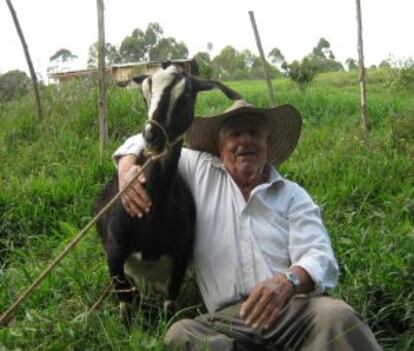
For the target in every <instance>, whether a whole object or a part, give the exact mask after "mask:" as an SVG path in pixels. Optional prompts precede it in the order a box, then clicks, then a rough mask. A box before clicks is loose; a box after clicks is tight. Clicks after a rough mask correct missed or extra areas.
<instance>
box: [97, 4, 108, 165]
mask: <svg viewBox="0 0 414 351" xmlns="http://www.w3.org/2000/svg"><path fill="white" fill-rule="evenodd" d="M96 4H97V9H98V38H99V39H98V76H99V97H98V106H99V150H100V154H101V157H102V156H103V153H104V149H105V146H106V144H107V143H108V120H107V113H106V72H105V24H104V3H103V0H97V1H96Z"/></svg>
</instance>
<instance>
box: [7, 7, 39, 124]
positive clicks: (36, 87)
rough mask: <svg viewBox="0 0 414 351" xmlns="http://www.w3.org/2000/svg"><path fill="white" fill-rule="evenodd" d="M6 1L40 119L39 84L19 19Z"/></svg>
mask: <svg viewBox="0 0 414 351" xmlns="http://www.w3.org/2000/svg"><path fill="white" fill-rule="evenodd" d="M6 3H7V6H8V7H9V10H10V13H11V16H12V18H13V22H14V25H15V26H16V30H17V34H18V35H19V38H20V42H21V43H22V46H23V51H24V55H25V56H26V62H27V65H28V66H29V71H30V76H31V77H32V83H33V90H34V94H35V100H36V110H37V116H38V117H39V119H42V118H43V114H42V104H41V102H40V92H39V84H37V76H36V72H35V70H34V68H33V63H32V59H31V58H30V53H29V48H28V47H27V43H26V40H25V39H24V35H23V31H22V29H21V27H20V23H19V19H18V18H17V15H16V11H15V10H14V7H13V4H12V2H11V0H6Z"/></svg>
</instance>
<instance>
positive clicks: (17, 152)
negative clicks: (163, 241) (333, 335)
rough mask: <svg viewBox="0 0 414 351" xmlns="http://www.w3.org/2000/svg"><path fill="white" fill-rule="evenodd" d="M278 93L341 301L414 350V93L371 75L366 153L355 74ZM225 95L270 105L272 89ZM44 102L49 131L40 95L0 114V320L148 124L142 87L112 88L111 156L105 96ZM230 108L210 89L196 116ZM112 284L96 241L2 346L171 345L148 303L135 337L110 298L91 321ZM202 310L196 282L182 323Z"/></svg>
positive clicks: (286, 171) (88, 93) (292, 162)
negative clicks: (294, 121) (296, 138)
mask: <svg viewBox="0 0 414 351" xmlns="http://www.w3.org/2000/svg"><path fill="white" fill-rule="evenodd" d="M274 84H275V87H276V94H277V99H278V103H279V104H282V103H291V104H293V105H294V106H296V107H297V108H298V109H299V110H300V111H301V113H302V116H303V118H304V127H303V134H302V137H301V140H300V143H299V146H298V148H297V150H296V151H295V153H294V154H293V156H292V157H291V158H290V159H289V160H288V161H287V162H286V163H284V164H283V165H282V166H281V168H280V172H281V173H282V174H283V175H285V176H286V177H287V178H289V179H291V180H294V181H296V182H298V183H299V184H301V185H303V186H304V187H305V188H306V189H307V190H308V191H309V192H310V194H311V195H312V196H313V197H314V199H315V201H316V202H317V203H318V204H319V205H320V206H321V207H322V210H323V217H324V220H325V223H326V226H327V228H328V230H329V232H330V235H331V237H332V242H333V246H334V249H335V252H336V255H337V258H338V261H339V263H340V267H341V272H342V275H341V277H340V283H339V286H338V288H337V289H336V290H335V293H334V294H335V296H338V297H341V298H344V299H345V300H346V301H347V302H348V303H349V304H351V305H352V306H353V307H354V308H355V309H356V310H358V311H359V312H360V313H361V314H362V316H363V317H364V318H365V319H366V320H367V321H368V323H369V324H370V326H371V327H372V329H373V330H374V332H375V334H376V336H377V338H378V339H379V341H380V343H381V345H382V346H383V347H384V349H387V350H412V349H414V289H413V281H414V225H413V224H414V167H413V164H414V162H413V160H414V99H413V98H412V92H411V93H410V92H407V91H398V92H396V91H392V90H390V89H389V88H388V85H387V79H386V76H385V73H384V72H381V71H378V72H374V71H373V72H369V81H368V114H369V121H370V126H371V130H370V142H369V145H366V144H365V143H364V141H363V137H362V132H361V128H360V122H359V119H360V117H359V88H358V77H357V74H356V73H355V72H351V73H331V74H324V75H320V76H318V77H317V79H316V80H315V82H314V83H313V84H312V85H311V86H310V87H309V88H308V90H307V91H306V92H304V93H303V92H301V91H299V90H298V89H297V88H296V87H295V85H294V84H293V83H291V82H289V81H287V80H283V79H282V80H277V81H275V82H274ZM229 85H230V86H231V87H233V88H234V89H236V90H238V91H240V92H241V93H242V95H243V96H244V97H245V98H246V99H247V100H248V101H250V102H253V103H254V104H256V105H259V106H268V105H269V100H268V97H267V96H268V95H267V93H266V85H265V83H264V82H262V81H253V82H229ZM42 98H43V104H44V111H45V119H44V120H43V121H41V122H39V121H37V119H36V115H35V108H34V103H33V101H32V99H31V98H30V97H26V98H22V99H20V100H18V101H13V102H9V103H4V104H0V165H1V167H0V311H4V310H5V309H6V308H7V307H8V306H9V305H10V304H11V303H12V301H13V300H14V299H15V298H16V297H17V296H18V294H19V292H21V291H22V290H23V289H24V288H26V287H27V286H28V285H29V284H30V282H31V281H32V280H33V279H34V278H35V277H36V276H37V274H38V273H39V272H40V271H41V270H42V269H43V268H44V267H45V266H46V264H47V262H49V261H50V260H51V259H52V258H53V257H55V256H56V255H57V254H58V253H60V252H61V250H62V249H63V247H64V246H65V244H67V242H68V241H69V240H70V239H71V238H72V236H73V235H75V234H76V233H77V231H78V230H80V229H81V228H83V226H84V225H85V224H86V223H87V222H88V221H89V220H90V218H91V215H90V207H91V203H92V201H93V199H94V197H95V196H96V194H97V193H98V191H99V189H100V188H101V187H102V184H103V183H104V182H105V181H106V180H107V179H109V177H110V176H111V174H112V172H113V169H114V168H113V164H112V162H111V159H110V155H111V153H112V152H113V151H114V150H115V148H116V147H117V146H118V145H119V144H120V143H121V142H122V141H123V140H124V139H125V138H126V137H127V136H129V135H132V134H134V133H136V132H137V131H139V128H140V126H141V124H142V121H143V119H144V115H145V112H144V108H143V103H142V99H141V97H140V96H139V95H138V93H137V90H123V89H120V88H115V87H113V88H110V90H109V93H108V110H109V111H108V114H109V119H110V122H109V130H110V143H109V145H108V147H107V150H106V153H105V155H104V156H103V157H102V159H101V158H100V156H99V152H98V110H97V91H96V89H95V88H94V87H92V86H90V84H87V83H85V82H83V83H82V82H77V83H74V84H70V85H67V86H63V87H62V88H61V89H60V90H59V91H57V90H56V89H53V88H52V87H49V88H45V89H44V91H43V92H42ZM228 105H229V102H228V101H227V100H226V99H225V98H224V97H222V96H221V95H220V93H218V92H209V93H203V94H202V95H200V98H199V100H198V104H197V108H196V111H197V113H198V114H203V115H208V114H213V113H216V112H219V111H221V110H223V109H224V108H225V107H227V106H228ZM106 283H107V268H106V264H105V261H104V254H103V250H102V248H101V245H100V243H99V241H98V239H97V235H96V233H94V231H93V232H91V233H90V234H89V235H88V236H87V237H86V238H85V239H84V240H83V241H82V242H81V243H80V244H79V245H78V246H77V247H76V249H75V250H73V252H72V253H70V254H69V255H68V257H67V258H66V259H65V260H64V261H63V262H62V264H61V265H59V267H58V268H57V269H56V270H55V271H54V272H53V273H52V274H51V275H49V276H48V278H47V279H46V280H45V281H44V283H43V284H42V285H41V286H40V287H39V288H38V289H37V290H36V291H35V292H34V293H33V294H32V295H31V296H30V297H29V298H28V299H27V300H26V301H25V302H24V303H23V304H22V305H21V306H20V307H19V308H18V309H17V311H16V313H15V315H14V318H13V320H12V321H11V323H10V324H9V326H8V327H7V328H0V350H14V349H21V350H31V349H38V350H62V349H65V350H129V349H133V350H159V349H161V347H162V346H161V341H162V337H163V335H164V333H165V331H166V329H167V328H168V326H169V325H170V324H171V322H172V321H171V320H168V319H167V318H166V317H165V316H163V314H162V313H157V311H155V313H152V314H151V315H150V316H147V317H143V314H144V313H141V311H142V310H144V309H145V308H144V307H145V303H138V304H137V305H138V306H137V311H136V313H135V322H134V323H135V324H134V327H133V329H132V331H131V333H128V332H127V331H126V330H125V329H124V327H123V326H122V324H121V322H120V320H119V318H118V310H117V302H116V299H115V297H113V296H111V297H109V298H108V299H106V300H105V301H104V302H103V304H102V305H101V307H100V308H99V309H98V310H96V311H94V312H92V313H90V314H88V313H87V312H88V310H89V308H90V307H91V306H92V305H93V303H94V302H95V301H96V299H97V298H98V296H99V295H100V293H101V291H102V289H103V288H104V286H105V285H106ZM199 303H200V300H199V298H198V295H197V291H196V289H195V288H194V281H193V279H191V278H188V279H187V282H186V287H185V291H184V292H183V294H182V296H181V304H182V306H185V307H187V309H186V310H185V311H184V312H182V314H187V315H195V314H197V313H198V312H199V310H202V309H203V307H202V306H201V307H200V306H199ZM182 314H181V315H182ZM179 317H180V316H178V317H177V318H179Z"/></svg>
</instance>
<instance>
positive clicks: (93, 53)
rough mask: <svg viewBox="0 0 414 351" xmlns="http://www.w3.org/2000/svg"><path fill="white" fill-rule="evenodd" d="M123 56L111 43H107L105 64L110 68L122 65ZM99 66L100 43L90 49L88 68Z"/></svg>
mask: <svg viewBox="0 0 414 351" xmlns="http://www.w3.org/2000/svg"><path fill="white" fill-rule="evenodd" d="M121 61H122V60H121V55H120V54H119V52H118V50H117V48H116V47H115V46H114V45H112V44H111V43H105V63H106V64H107V65H109V66H111V65H113V64H116V63H121ZM97 66H98V42H96V43H94V44H92V45H91V46H90V47H89V58H88V67H90V68H91V67H97Z"/></svg>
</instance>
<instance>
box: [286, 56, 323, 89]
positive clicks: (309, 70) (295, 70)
mask: <svg viewBox="0 0 414 351" xmlns="http://www.w3.org/2000/svg"><path fill="white" fill-rule="evenodd" d="M282 67H283V69H284V70H285V71H286V74H287V75H288V77H289V78H290V79H292V80H293V81H294V82H295V83H296V84H297V85H298V86H299V88H300V89H301V90H303V91H304V90H305V89H306V88H307V87H308V86H309V84H310V83H311V82H312V80H313V78H314V77H315V75H316V74H317V67H316V66H315V62H314V61H313V60H312V59H311V58H310V57H309V56H307V57H305V58H304V59H303V60H302V61H301V62H299V61H296V60H295V61H293V62H292V63H290V64H288V63H286V62H285V63H283V66H282Z"/></svg>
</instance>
